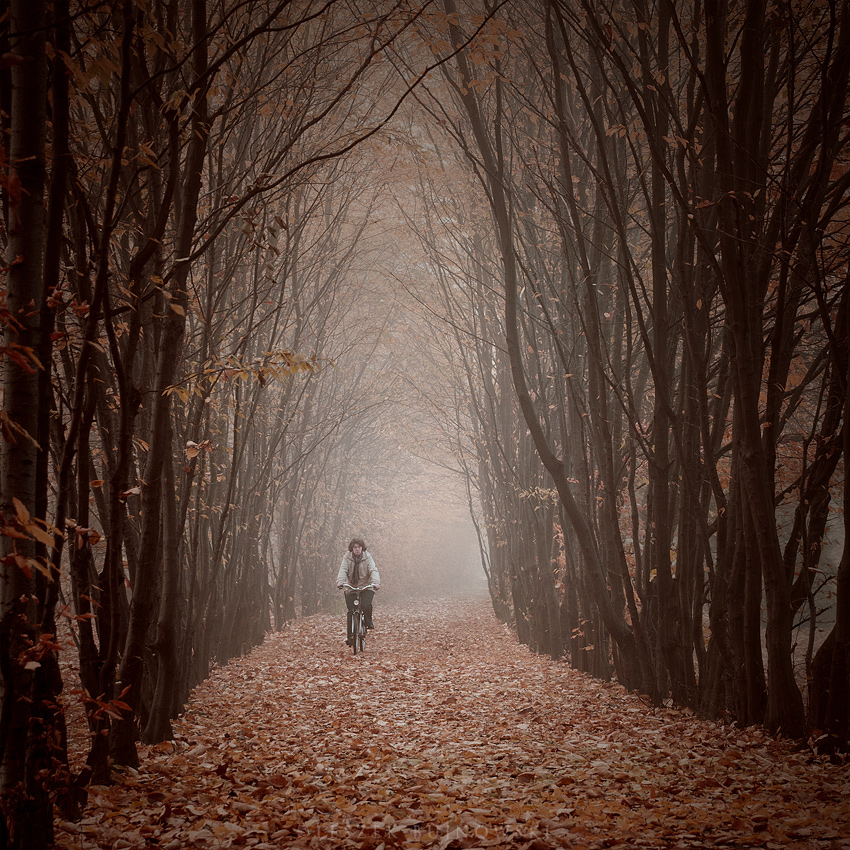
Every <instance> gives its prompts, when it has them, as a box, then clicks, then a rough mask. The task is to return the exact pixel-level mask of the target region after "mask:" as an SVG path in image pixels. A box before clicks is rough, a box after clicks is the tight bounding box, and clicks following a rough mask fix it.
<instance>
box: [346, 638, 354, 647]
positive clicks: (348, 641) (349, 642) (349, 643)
mask: <svg viewBox="0 0 850 850" xmlns="http://www.w3.org/2000/svg"><path fill="white" fill-rule="evenodd" d="M345 645H346V646H354V638H346V639H345Z"/></svg>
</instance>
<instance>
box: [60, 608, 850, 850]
mask: <svg viewBox="0 0 850 850" xmlns="http://www.w3.org/2000/svg"><path fill="white" fill-rule="evenodd" d="M375 619H376V625H377V627H378V628H377V629H376V631H375V632H373V633H371V634H370V637H369V641H368V645H367V648H366V652H365V653H364V654H361V655H358V656H353V655H352V653H351V650H350V649H349V648H348V647H346V646H345V645H344V643H343V640H344V637H345V634H344V628H345V626H344V622H343V618H342V617H341V616H325V615H321V616H314V617H309V618H304V619H300V620H297V621H295V622H294V623H291V624H288V625H287V626H286V627H285V628H284V629H283V630H282V631H281V632H278V633H273V634H269V635H268V636H267V637H266V640H265V642H264V643H263V645H262V646H260V647H258V648H256V649H255V650H254V651H252V652H251V653H250V654H249V655H247V656H245V657H243V658H240V659H236V660H234V661H232V662H230V663H229V664H227V665H226V666H223V667H219V668H216V669H215V670H214V671H213V674H212V675H211V676H210V678H209V679H208V680H207V681H205V682H204V683H203V684H201V685H199V686H198V687H197V688H196V689H195V690H194V692H193V694H192V697H191V700H190V702H189V704H188V706H187V708H186V712H185V713H184V714H183V715H182V716H181V717H180V718H179V719H178V720H177V721H176V722H175V724H174V732H175V739H174V741H168V742H165V743H162V744H158V745H155V746H149V747H144V746H142V747H140V757H141V762H142V763H141V766H140V768H139V770H138V771H137V770H133V769H128V768H117V769H115V771H114V779H115V783H114V784H113V785H112V786H109V787H103V786H99V787H94V788H91V789H90V796H89V803H88V806H87V808H86V811H85V813H84V817H83V819H82V820H81V821H80V822H78V823H69V822H64V821H58V822H57V824H56V838H57V847H59V848H68V850H71V848H75V849H76V850H85V848H115V850H123V848H147V847H159V848H165V850H179V848H184V847H199V848H211V850H212V848H216V849H218V848H230V847H253V848H256V850H271V848H278V847H290V848H318V849H319V850H321V848H362V850H391V848H411V850H413V848H437V850H456V848H474V847H481V848H486V847H509V848H518V850H520V848H522V850H547V848H556V847H568V848H575V850H585V848H587V850H590V848H611V847H613V848H643V847H648V848H705V847H726V848H788V847H793V848H801V850H802V848H847V850H850V765H848V764H832V763H831V762H830V761H829V760H828V759H827V758H825V757H820V756H817V755H813V754H812V753H811V752H810V751H809V750H799V749H795V748H794V746H793V745H792V744H791V743H789V742H783V741H776V740H774V739H772V738H770V737H769V736H768V735H767V734H766V733H765V732H764V731H763V730H762V729H760V728H748V729H739V728H737V727H734V726H726V725H721V724H718V723H713V722H706V721H702V720H699V719H698V718H696V717H695V716H694V715H693V714H692V713H690V712H688V711H679V710H674V709H654V708H653V707H651V706H650V705H648V704H646V703H645V702H644V701H642V700H641V699H640V697H639V696H637V695H634V694H629V693H626V692H625V690H624V689H623V688H622V687H620V686H619V685H616V684H612V683H604V682H600V681H597V680H594V679H592V678H590V677H588V676H586V675H584V674H582V673H579V672H577V671H575V670H572V669H570V668H569V667H568V666H567V665H566V664H564V663H562V662H555V661H552V660H550V659H548V658H544V657H539V656H535V655H534V654H532V653H531V652H530V651H529V650H528V649H527V648H526V647H523V646H521V645H519V644H518V643H517V641H516V639H515V637H514V636H513V635H512V634H511V633H510V632H509V631H508V629H507V628H505V627H503V626H500V625H499V624H498V623H497V622H496V621H495V619H494V618H493V616H492V612H491V610H490V608H489V605H488V603H487V602H486V601H481V600H466V601H456V600H453V601H449V600H439V601H435V602H432V603H429V604H427V605H422V604H420V605H418V606H415V607H414V606H410V607H401V606H399V607H389V606H386V607H383V606H380V605H378V606H376V617H375ZM78 740H79V736H78ZM76 756H77V758H84V757H85V753H84V752H78V753H77V754H76Z"/></svg>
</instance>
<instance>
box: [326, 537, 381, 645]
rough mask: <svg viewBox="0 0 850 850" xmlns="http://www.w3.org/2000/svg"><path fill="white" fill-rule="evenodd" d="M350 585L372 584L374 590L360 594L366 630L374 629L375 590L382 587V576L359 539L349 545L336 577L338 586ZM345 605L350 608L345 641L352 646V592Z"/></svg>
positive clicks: (347, 595) (346, 596)
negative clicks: (373, 599) (373, 605)
mask: <svg viewBox="0 0 850 850" xmlns="http://www.w3.org/2000/svg"><path fill="white" fill-rule="evenodd" d="M346 584H350V585H351V586H352V587H364V586H365V585H367V584H371V585H373V587H374V590H364V591H362V592H361V594H360V605H361V606H362V608H363V614H364V615H365V617H366V628H367V629H374V628H375V626H374V625H373V623H372V598H373V597H374V595H375V590H378V589H379V588H380V586H381V576H380V575H379V574H378V568H377V567H376V566H375V559H374V558H373V557H372V555H371V554H370V553H369V552H367V551H366V544H365V543H364V542H363V540H362V539H361V538H359V537H355V538H354V539H353V540H352V541H351V542H350V543H349V544H348V551H347V552H346V553H345V554H344V555H343V556H342V564H341V565H340V568H339V573H338V574H337V577H336V586H337V587H338V588H340V589H341V588H342V587H343V585H346ZM345 604H346V606H347V607H348V617H347V618H346V620H347V624H348V639H347V640H346V641H345V642H346V643H347V644H348V645H349V646H351V641H352V637H351V615H352V611H353V610H354V593H353V592H352V591H350V590H346V592H345Z"/></svg>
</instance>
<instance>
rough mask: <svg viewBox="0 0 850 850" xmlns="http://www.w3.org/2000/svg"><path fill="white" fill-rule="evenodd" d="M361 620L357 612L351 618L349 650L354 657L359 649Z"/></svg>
mask: <svg viewBox="0 0 850 850" xmlns="http://www.w3.org/2000/svg"><path fill="white" fill-rule="evenodd" d="M362 619H363V618H362V617H361V616H360V612H359V611H358V612H357V613H356V614H355V615H354V616H353V617H352V618H351V648H352V649H353V650H354V654H355V655H357V652H358V650H359V649H360V629H361V627H362V626H363V623H362V622H361V621H362Z"/></svg>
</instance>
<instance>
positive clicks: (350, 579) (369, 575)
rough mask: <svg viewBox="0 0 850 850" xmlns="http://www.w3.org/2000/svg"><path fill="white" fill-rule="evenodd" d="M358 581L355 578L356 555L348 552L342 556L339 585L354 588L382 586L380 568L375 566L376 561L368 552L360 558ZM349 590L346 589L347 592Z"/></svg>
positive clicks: (338, 578) (338, 576) (337, 579)
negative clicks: (368, 585)
mask: <svg viewBox="0 0 850 850" xmlns="http://www.w3.org/2000/svg"><path fill="white" fill-rule="evenodd" d="M357 573H358V576H357V580H356V581H355V576H354V555H353V554H352V553H351V552H346V553H345V554H344V555H343V556H342V564H341V565H340V568H339V574H338V575H337V577H336V583H337V585H340V584H351V585H353V586H354V587H363V586H364V585H367V584H374V585H375V586H376V587H377V586H379V585H380V584H381V577H380V575H378V568H377V567H376V566H375V559H374V558H373V557H372V556H371V555H370V554H369V552H368V551H366V552H364V553H363V554H362V555H361V556H360V561H359V563H358V564H357ZM347 589H348V588H346V590H347Z"/></svg>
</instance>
